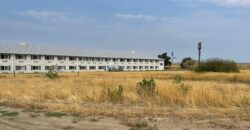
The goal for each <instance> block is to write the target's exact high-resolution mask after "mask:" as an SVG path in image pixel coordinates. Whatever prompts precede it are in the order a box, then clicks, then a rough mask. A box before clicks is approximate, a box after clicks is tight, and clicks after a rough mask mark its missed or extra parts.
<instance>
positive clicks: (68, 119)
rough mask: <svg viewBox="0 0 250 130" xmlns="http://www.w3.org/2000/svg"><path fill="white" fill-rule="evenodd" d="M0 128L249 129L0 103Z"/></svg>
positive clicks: (228, 122)
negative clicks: (40, 108)
mask: <svg viewBox="0 0 250 130" xmlns="http://www.w3.org/2000/svg"><path fill="white" fill-rule="evenodd" d="M17 113H18V114H17ZM6 114H7V115H9V116H6ZM0 128H1V129H3V130H168V129H169V130H200V129H203V130H249V129H250V122H249V121H234V120H232V119H227V118H211V117H210V118H209V119H202V120H190V119H180V118H175V117H168V118H160V117H146V118H125V119H122V118H119V119H117V118H111V117H103V116H84V115H80V114H68V113H60V112H46V111H39V110H27V109H19V108H11V107H6V106H0Z"/></svg>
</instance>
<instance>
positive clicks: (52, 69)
mask: <svg viewBox="0 0 250 130" xmlns="http://www.w3.org/2000/svg"><path fill="white" fill-rule="evenodd" d="M46 77H48V78H50V79H56V78H58V72H57V70H56V69H55V67H54V66H52V67H50V68H49V71H48V72H47V73H46Z"/></svg>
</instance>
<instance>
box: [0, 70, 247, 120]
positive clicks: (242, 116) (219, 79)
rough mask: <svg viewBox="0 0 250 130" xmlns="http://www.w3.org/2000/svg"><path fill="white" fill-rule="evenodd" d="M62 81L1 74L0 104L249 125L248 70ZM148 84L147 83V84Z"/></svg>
mask: <svg viewBox="0 0 250 130" xmlns="http://www.w3.org/2000/svg"><path fill="white" fill-rule="evenodd" d="M59 76H60V78H58V79H54V80H51V79H49V78H46V77H45V76H44V75H42V74H17V75H16V77H15V78H14V77H13V75H6V74H2V75H0V102H1V103H4V104H7V105H12V106H16V107H17V106H18V107H26V108H31V109H45V110H49V111H62V112H70V113H79V114H86V115H105V116H115V117H144V116H162V117H165V116H174V117H181V118H203V117H204V118H205V117H210V116H220V117H229V118H233V119H237V120H250V71H249V70H242V71H241V72H240V73H194V72H190V71H159V72H84V73H80V75H78V74H77V73H63V74H59ZM143 79H147V80H144V81H145V82H142V80H143ZM150 79H153V80H154V81H150ZM139 82H141V83H139ZM150 82H151V83H150Z"/></svg>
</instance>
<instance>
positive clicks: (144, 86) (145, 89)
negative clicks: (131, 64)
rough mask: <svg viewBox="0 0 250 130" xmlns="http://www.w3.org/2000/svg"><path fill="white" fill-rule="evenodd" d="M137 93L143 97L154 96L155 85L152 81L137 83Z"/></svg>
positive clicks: (156, 93)
mask: <svg viewBox="0 0 250 130" xmlns="http://www.w3.org/2000/svg"><path fill="white" fill-rule="evenodd" d="M136 89H137V93H138V94H140V95H143V96H156V95H158V91H157V90H156V85H155V81H154V79H150V80H147V79H143V80H142V81H141V82H139V83H137V88H136Z"/></svg>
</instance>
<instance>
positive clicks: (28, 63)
mask: <svg viewBox="0 0 250 130" xmlns="http://www.w3.org/2000/svg"><path fill="white" fill-rule="evenodd" d="M0 55H2V54H0ZM25 56H26V59H16V55H14V54H10V58H9V59H1V57H0V67H2V68H3V66H5V67H6V66H9V67H10V68H9V70H1V68H0V73H12V72H14V71H15V72H16V73H44V72H47V71H48V70H45V68H46V66H65V67H66V70H62V72H78V71H106V70H107V69H106V70H105V69H103V68H108V67H114V68H117V67H118V66H123V67H124V69H123V70H124V71H146V70H164V61H163V60H156V59H141V60H142V61H140V60H139V59H128V58H98V57H97V58H94V59H93V58H92V60H91V61H90V60H88V61H86V60H84V61H79V57H77V60H76V61H70V57H69V56H65V57H66V60H58V56H53V57H54V59H53V60H45V56H41V59H40V60H32V59H31V55H25ZM90 59H91V58H90ZM98 59H99V60H98ZM105 59H108V61H105ZM113 59H115V60H116V61H113ZM121 59H124V60H125V61H122V60H121ZM134 60H136V61H134ZM146 60H147V61H148V62H146ZM128 61H131V62H128ZM16 66H19V68H22V69H24V67H25V70H17V68H16ZM32 66H40V67H41V68H40V70H32ZM70 66H75V67H76V69H75V70H70ZM80 66H86V67H87V69H86V70H80ZM90 66H94V67H95V68H96V69H92V70H90ZM100 66H103V67H102V68H101V69H99V67H100ZM128 66H129V67H128Z"/></svg>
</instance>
